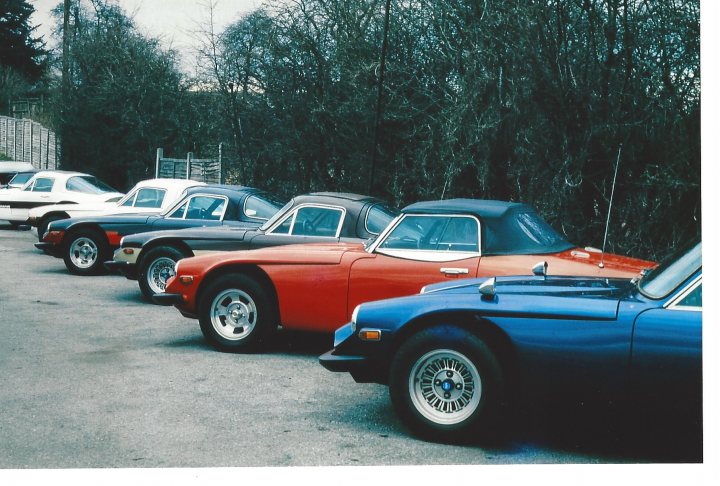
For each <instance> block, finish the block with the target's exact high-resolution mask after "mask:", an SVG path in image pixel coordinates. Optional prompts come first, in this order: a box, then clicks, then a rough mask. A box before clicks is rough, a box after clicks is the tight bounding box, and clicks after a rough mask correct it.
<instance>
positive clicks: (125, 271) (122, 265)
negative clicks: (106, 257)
mask: <svg viewBox="0 0 720 486" xmlns="http://www.w3.org/2000/svg"><path fill="white" fill-rule="evenodd" d="M103 265H104V266H105V268H106V269H108V270H109V271H111V272H113V273H119V274H120V275H123V276H124V277H125V278H127V279H130V280H137V267H136V265H135V264H134V263H130V262H118V261H115V260H110V261H107V262H104V263H103Z"/></svg>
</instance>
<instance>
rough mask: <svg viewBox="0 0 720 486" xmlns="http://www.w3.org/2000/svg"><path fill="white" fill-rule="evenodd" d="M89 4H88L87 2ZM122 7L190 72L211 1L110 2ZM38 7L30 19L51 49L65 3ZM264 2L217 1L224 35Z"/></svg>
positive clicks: (40, 1)
mask: <svg viewBox="0 0 720 486" xmlns="http://www.w3.org/2000/svg"><path fill="white" fill-rule="evenodd" d="M85 1H87V0H85ZM109 1H110V2H111V3H115V4H117V5H120V6H121V7H122V8H123V9H124V10H125V12H127V13H128V14H129V15H130V16H131V17H133V18H134V19H135V22H136V25H137V26H138V28H139V29H140V31H141V32H142V33H143V34H146V35H149V36H151V37H158V38H160V39H161V41H162V43H163V45H164V47H173V48H174V49H176V50H177V51H178V52H180V54H181V58H182V67H183V68H184V69H189V67H190V66H191V65H192V62H193V60H194V55H193V36H192V32H193V31H197V30H199V28H200V26H202V25H203V23H204V21H205V20H206V19H208V18H209V13H208V12H209V11H208V2H209V0H109ZM29 2H30V4H32V6H33V7H35V13H34V14H33V15H32V17H31V18H30V20H31V23H32V24H33V25H35V26H37V31H36V32H37V34H38V36H42V37H44V38H45V41H46V43H47V45H48V46H49V47H52V46H53V45H55V42H56V41H55V40H53V39H52V37H51V33H52V31H53V29H54V26H55V20H54V19H53V18H52V16H51V14H50V11H51V10H52V9H53V8H55V7H56V6H57V5H59V4H61V3H62V0H29ZM261 3H262V2H261V0H215V15H214V16H215V22H216V25H217V30H218V31H221V30H222V29H223V28H225V27H227V26H228V25H229V24H231V23H232V22H234V21H235V20H237V19H239V18H240V17H241V16H242V15H243V14H246V13H248V12H251V11H252V10H254V9H255V8H257V7H258V6H259V5H260V4H261Z"/></svg>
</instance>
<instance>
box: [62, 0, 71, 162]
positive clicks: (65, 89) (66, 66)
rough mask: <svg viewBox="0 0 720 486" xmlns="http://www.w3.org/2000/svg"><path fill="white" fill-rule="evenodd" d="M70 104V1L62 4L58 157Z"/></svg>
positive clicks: (63, 150)
mask: <svg viewBox="0 0 720 486" xmlns="http://www.w3.org/2000/svg"><path fill="white" fill-rule="evenodd" d="M69 102H70V0H64V3H63V38H62V103H61V108H60V110H61V111H60V113H61V115H60V134H61V135H60V147H61V148H60V155H61V157H62V156H63V155H64V154H65V153H66V151H65V148H64V142H65V137H64V136H63V135H64V134H65V132H66V128H65V126H66V124H67V107H68V105H69Z"/></svg>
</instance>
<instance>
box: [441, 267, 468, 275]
mask: <svg viewBox="0 0 720 486" xmlns="http://www.w3.org/2000/svg"><path fill="white" fill-rule="evenodd" d="M440 273H444V274H445V275H466V274H468V273H470V270H468V269H467V268H441V269H440Z"/></svg>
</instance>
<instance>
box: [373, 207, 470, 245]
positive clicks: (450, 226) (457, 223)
mask: <svg viewBox="0 0 720 486" xmlns="http://www.w3.org/2000/svg"><path fill="white" fill-rule="evenodd" d="M479 233H480V232H479V225H478V221H477V220H476V219H475V218H471V217H468V216H406V217H405V218H403V220H402V221H400V223H399V224H398V225H397V226H396V227H395V228H394V229H393V230H392V232H391V233H390V234H388V236H387V237H386V238H385V240H384V241H383V242H382V243H381V244H380V245H379V246H378V248H380V249H383V248H386V249H395V250H422V251H439V252H470V253H477V252H479V251H480V250H479V248H480V241H479Z"/></svg>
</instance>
